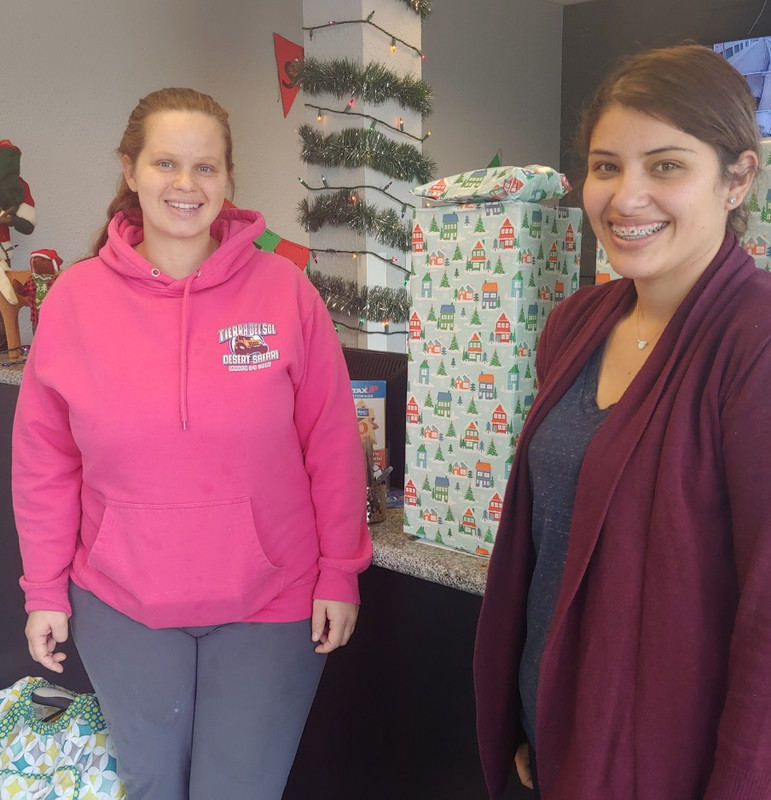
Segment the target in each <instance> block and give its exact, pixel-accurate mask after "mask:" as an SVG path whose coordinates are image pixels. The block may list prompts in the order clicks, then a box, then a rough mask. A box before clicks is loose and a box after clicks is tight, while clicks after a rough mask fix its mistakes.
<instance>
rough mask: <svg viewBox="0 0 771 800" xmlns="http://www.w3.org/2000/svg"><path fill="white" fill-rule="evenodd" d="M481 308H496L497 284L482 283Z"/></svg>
mask: <svg viewBox="0 0 771 800" xmlns="http://www.w3.org/2000/svg"><path fill="white" fill-rule="evenodd" d="M482 308H498V284H497V283H483V284H482Z"/></svg>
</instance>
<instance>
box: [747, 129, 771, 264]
mask: <svg viewBox="0 0 771 800" xmlns="http://www.w3.org/2000/svg"><path fill="white" fill-rule="evenodd" d="M760 155H761V162H760V171H759V175H758V178H757V179H756V181H755V185H754V186H753V187H752V189H751V190H750V193H749V195H748V196H747V205H748V207H749V209H750V219H749V222H748V225H747V230H746V231H745V233H744V234H743V235H742V246H743V247H744V249H745V250H746V251H747V252H748V253H749V254H750V255H751V256H752V257H753V258H754V259H755V264H756V265H757V267H758V268H759V269H764V270H765V271H766V272H771V139H763V140H762V141H761V142H760Z"/></svg>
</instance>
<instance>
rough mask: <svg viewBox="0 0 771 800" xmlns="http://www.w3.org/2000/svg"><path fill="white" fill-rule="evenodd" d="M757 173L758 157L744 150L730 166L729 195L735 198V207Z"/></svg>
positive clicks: (740, 201)
mask: <svg viewBox="0 0 771 800" xmlns="http://www.w3.org/2000/svg"><path fill="white" fill-rule="evenodd" d="M757 171H758V156H757V153H755V152H754V151H753V150H745V151H744V152H743V153H742V154H741V155H740V156H739V158H737V159H736V162H735V163H734V164H733V165H732V166H731V168H730V172H731V178H730V179H729V181H728V190H729V193H730V194H731V195H732V196H734V197H736V200H737V203H736V205H737V206H738V205H741V203H742V201H743V200H744V196H745V195H746V194H747V192H748V191H749V190H750V187H751V186H752V182H753V180H755V175H756V174H757Z"/></svg>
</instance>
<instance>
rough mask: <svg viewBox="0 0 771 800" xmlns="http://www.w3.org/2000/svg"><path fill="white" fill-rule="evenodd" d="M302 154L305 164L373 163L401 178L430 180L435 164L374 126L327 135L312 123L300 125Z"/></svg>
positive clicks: (411, 147) (368, 164) (408, 145)
mask: <svg viewBox="0 0 771 800" xmlns="http://www.w3.org/2000/svg"><path fill="white" fill-rule="evenodd" d="M298 133H299V134H300V138H301V139H302V150H301V151H300V157H301V158H302V160H303V161H305V163H306V164H316V165H319V166H322V167H347V168H348V169H356V168H357V167H372V169H376V170H377V171H378V172H382V173H383V174H384V175H388V176H389V177H391V178H396V179H397V180H401V181H414V182H415V183H417V184H421V183H427V182H428V181H430V180H431V178H432V176H433V172H434V169H435V168H436V165H435V164H434V162H433V161H432V160H431V159H430V158H426V157H425V156H424V155H423V154H422V153H421V152H420V151H419V150H418V149H417V148H415V147H413V146H412V145H411V144H398V143H397V142H394V141H393V140H392V139H389V138H388V137H387V136H386V135H385V134H383V133H380V131H376V130H374V129H373V128H346V129H345V130H343V131H340V133H332V134H330V135H329V136H324V134H323V133H321V132H320V131H318V130H317V129H315V128H313V127H311V126H310V125H301V126H300V128H299V130H298Z"/></svg>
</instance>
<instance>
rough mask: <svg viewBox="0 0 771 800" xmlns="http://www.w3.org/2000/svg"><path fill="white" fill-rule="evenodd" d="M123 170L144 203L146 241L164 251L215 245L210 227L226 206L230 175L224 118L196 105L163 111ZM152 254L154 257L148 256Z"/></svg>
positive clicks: (150, 247) (149, 120)
mask: <svg viewBox="0 0 771 800" xmlns="http://www.w3.org/2000/svg"><path fill="white" fill-rule="evenodd" d="M123 174H124V176H125V178H126V182H127V183H128V185H129V187H130V188H131V190H132V191H134V192H136V193H137V196H138V198H139V205H140V206H141V208H142V216H143V225H144V237H145V238H144V242H143V243H142V245H143V246H142V247H141V248H138V249H140V251H144V252H143V254H144V255H147V254H148V252H154V253H162V252H163V250H164V249H167V248H169V247H174V248H177V246H178V245H179V243H181V242H185V243H189V244H190V246H191V250H192V249H199V248H200V249H201V251H202V252H204V251H206V250H207V249H210V248H211V238H210V234H209V229H210V227H211V224H212V222H213V221H214V219H215V218H216V217H217V215H218V214H219V212H220V210H221V209H222V204H223V202H224V201H225V196H226V192H227V187H228V182H229V179H230V176H229V174H228V168H227V165H226V155H225V137H224V134H223V130H222V127H221V125H220V123H219V122H218V121H217V120H216V119H215V118H214V117H211V116H209V115H208V114H204V113H201V112H198V111H161V112H157V113H154V114H151V115H150V116H149V117H148V118H147V120H146V121H145V144H144V147H143V148H142V150H141V152H140V153H139V156H138V157H137V159H136V161H135V162H134V163H132V162H131V160H130V159H129V158H128V157H127V156H124V157H123ZM150 260H153V259H150Z"/></svg>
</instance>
